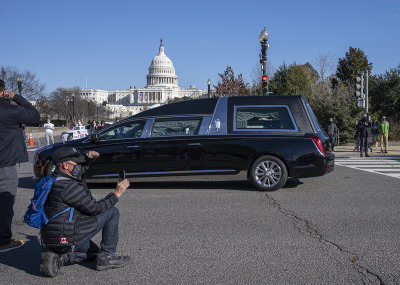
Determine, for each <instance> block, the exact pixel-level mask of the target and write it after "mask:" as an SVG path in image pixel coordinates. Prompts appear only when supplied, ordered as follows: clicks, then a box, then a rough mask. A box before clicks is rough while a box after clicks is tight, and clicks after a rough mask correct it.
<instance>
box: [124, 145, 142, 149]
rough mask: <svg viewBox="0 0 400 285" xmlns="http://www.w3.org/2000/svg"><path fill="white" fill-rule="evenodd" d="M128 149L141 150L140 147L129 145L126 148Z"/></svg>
mask: <svg viewBox="0 0 400 285" xmlns="http://www.w3.org/2000/svg"><path fill="white" fill-rule="evenodd" d="M126 148H127V149H132V148H139V146H138V145H129V146H127V147H126Z"/></svg>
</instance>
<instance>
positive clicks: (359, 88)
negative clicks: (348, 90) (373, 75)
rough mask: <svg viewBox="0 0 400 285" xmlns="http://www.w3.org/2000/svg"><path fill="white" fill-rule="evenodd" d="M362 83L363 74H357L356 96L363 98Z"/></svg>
mask: <svg viewBox="0 0 400 285" xmlns="http://www.w3.org/2000/svg"><path fill="white" fill-rule="evenodd" d="M363 85H364V76H362V75H361V76H357V77H356V93H355V95H356V98H361V99H364V92H363Z"/></svg>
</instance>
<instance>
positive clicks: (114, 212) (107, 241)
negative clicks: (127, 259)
mask: <svg viewBox="0 0 400 285" xmlns="http://www.w3.org/2000/svg"><path fill="white" fill-rule="evenodd" d="M96 218H97V229H96V230H95V231H94V232H93V233H91V234H90V235H88V236H87V237H85V238H84V239H83V240H81V241H80V242H79V243H77V244H76V245H75V251H74V252H70V253H69V254H68V257H69V262H71V263H77V262H81V261H84V260H85V259H87V258H88V254H90V253H92V254H93V253H97V252H92V251H91V248H90V247H91V243H90V241H91V239H92V238H93V237H94V236H95V235H96V234H97V233H99V232H100V231H101V232H102V233H101V234H102V238H101V243H100V247H101V248H100V252H102V253H105V254H107V255H113V254H115V253H116V251H117V245H118V223H119V211H118V209H117V208H116V207H111V208H110V209H108V210H107V211H105V212H103V213H101V214H98V215H97V216H96Z"/></svg>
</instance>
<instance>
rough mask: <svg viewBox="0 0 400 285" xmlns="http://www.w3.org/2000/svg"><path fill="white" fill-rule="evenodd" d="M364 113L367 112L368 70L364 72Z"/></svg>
mask: <svg viewBox="0 0 400 285" xmlns="http://www.w3.org/2000/svg"><path fill="white" fill-rule="evenodd" d="M365 113H367V114H368V70H367V71H366V72H365Z"/></svg>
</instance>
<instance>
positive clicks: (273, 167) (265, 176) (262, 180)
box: [254, 160, 282, 188]
mask: <svg viewBox="0 0 400 285" xmlns="http://www.w3.org/2000/svg"><path fill="white" fill-rule="evenodd" d="M254 176H255V178H256V181H257V183H258V184H260V185H261V186H263V187H267V188H271V187H274V186H275V185H276V184H278V183H279V181H281V178H282V169H281V167H280V166H279V164H277V163H276V162H274V161H270V160H265V161H262V162H260V163H259V164H258V165H257V166H256V169H255V175H254Z"/></svg>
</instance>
